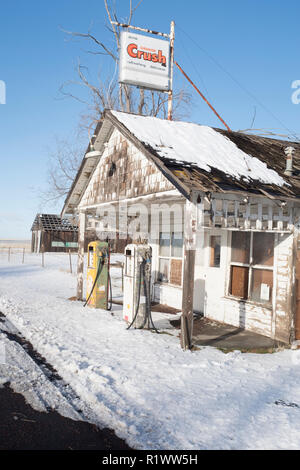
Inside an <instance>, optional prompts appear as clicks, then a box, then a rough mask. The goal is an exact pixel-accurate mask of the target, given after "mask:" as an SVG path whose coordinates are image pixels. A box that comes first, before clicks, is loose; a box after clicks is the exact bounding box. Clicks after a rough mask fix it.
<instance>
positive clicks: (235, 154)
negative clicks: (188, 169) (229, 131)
mask: <svg viewBox="0 0 300 470" xmlns="http://www.w3.org/2000/svg"><path fill="white" fill-rule="evenodd" d="M112 114H113V115H114V116H115V117H116V118H117V119H118V120H119V121H120V122H122V124H124V126H126V127H127V129H128V130H129V131H130V132H131V133H132V134H133V135H134V136H135V137H137V139H139V140H140V141H141V142H142V143H143V144H145V145H147V146H150V147H151V148H152V149H154V150H155V151H156V153H157V154H158V155H159V156H161V157H164V158H168V159H171V160H176V161H177V162H180V163H181V162H188V163H190V164H195V165H196V166H197V167H198V168H200V169H202V170H205V171H206V172H210V171H211V169H212V168H216V169H218V170H219V171H222V172H224V173H225V174H227V175H229V176H231V177H233V178H235V179H238V180H244V181H247V182H249V181H250V180H256V181H260V182H261V183H264V184H271V185H273V184H274V185H276V186H283V185H284V184H287V183H286V181H285V180H284V179H283V178H282V177H281V176H280V175H279V174H278V173H277V172H276V171H274V170H273V169H270V168H268V167H267V165H266V163H264V162H262V161H261V160H259V159H258V158H255V157H253V156H251V155H248V154H247V153H245V152H243V151H242V150H240V149H239V148H238V147H237V145H236V144H235V143H233V142H232V141H231V140H230V139H229V138H228V137H226V136H224V135H222V134H220V133H218V132H217V131H215V130H214V129H213V128H211V127H208V126H201V125H199V124H194V123H190V122H181V121H167V120H163V119H158V118H155V117H144V116H137V115H134V114H127V113H120V112H117V111H112Z"/></svg>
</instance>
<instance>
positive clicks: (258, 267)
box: [227, 231, 276, 307]
mask: <svg viewBox="0 0 300 470" xmlns="http://www.w3.org/2000/svg"><path fill="white" fill-rule="evenodd" d="M233 233H235V231H231V240H230V261H229V276H228V277H229V282H228V287H227V295H228V296H229V297H230V298H233V299H239V300H240V301H243V302H252V303H255V304H260V305H262V306H264V307H272V305H273V295H274V284H275V283H274V271H275V266H274V261H275V241H276V239H275V234H274V233H272V232H259V231H251V232H250V231H245V232H244V233H246V234H250V247H249V263H241V262H238V261H232V260H231V259H232V251H233V247H232V235H233ZM257 233H266V234H267V233H268V234H271V235H273V240H274V249H273V264H272V266H270V265H262V264H253V239H254V236H255V234H257ZM233 266H237V267H243V268H247V269H248V286H247V298H246V299H245V298H243V297H238V296H236V295H234V294H232V293H231V292H232V286H231V281H232V267H233ZM254 270H262V271H270V272H272V273H273V276H272V293H271V295H270V300H269V301H265V302H264V301H257V300H253V299H252V298H251V294H252V282H253V271H254Z"/></svg>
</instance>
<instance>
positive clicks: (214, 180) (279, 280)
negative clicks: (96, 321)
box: [62, 110, 300, 343]
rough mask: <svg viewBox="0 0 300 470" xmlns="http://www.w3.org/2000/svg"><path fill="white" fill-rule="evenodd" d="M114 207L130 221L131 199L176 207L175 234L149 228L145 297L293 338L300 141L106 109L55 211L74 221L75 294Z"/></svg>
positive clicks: (297, 301) (159, 226)
mask: <svg viewBox="0 0 300 470" xmlns="http://www.w3.org/2000/svg"><path fill="white" fill-rule="evenodd" d="M122 203H124V204H125V203H126V207H127V211H128V212H127V215H126V221H127V222H128V220H129V215H128V214H129V212H130V211H129V209H130V207H131V205H133V204H136V203H139V204H143V205H145V206H147V207H150V205H153V204H163V203H165V204H169V205H170V204H176V205H177V206H178V205H179V206H181V207H182V208H184V209H185V210H184V218H183V220H182V221H181V228H180V230H181V237H178V236H177V237H175V236H174V230H173V229H172V225H171V228H170V229H169V231H168V232H166V230H165V227H164V222H163V220H161V219H159V221H158V222H157V223H156V224H154V226H152V227H151V234H153V232H155V233H156V236H154V237H152V236H151V237H150V238H149V239H148V242H149V244H150V245H151V246H152V296H153V300H155V301H158V302H159V303H161V304H166V305H169V306H172V307H176V308H180V309H181V308H182V312H183V315H185V316H186V318H187V319H189V321H192V320H191V318H192V315H193V310H194V311H199V312H202V313H203V314H204V316H206V317H208V318H210V319H214V320H217V321H219V322H223V323H227V324H230V325H234V326H237V327H242V328H245V329H248V330H251V331H253V332H256V333H259V334H262V335H265V336H268V337H270V338H274V339H276V340H278V341H282V342H285V343H291V342H292V341H294V340H300V283H299V279H300V256H299V255H300V238H299V242H298V231H299V229H300V144H298V143H291V142H285V141H282V140H275V139H269V138H264V137H258V136H254V135H248V134H244V133H238V132H229V131H224V130H220V129H213V128H210V127H207V126H201V125H197V124H193V123H187V122H173V121H166V120H161V119H158V118H153V117H142V116H137V115H133V114H127V113H120V112H115V111H109V110H107V111H105V113H104V116H103V119H102V121H101V122H99V124H98V126H97V128H96V129H95V133H94V136H93V139H92V141H91V143H90V145H89V147H88V149H87V153H86V156H84V158H83V161H82V164H81V166H80V168H79V171H78V174H77V176H76V179H75V181H74V183H73V185H72V188H71V190H70V192H69V194H68V196H67V199H66V201H65V205H64V208H63V212H62V214H74V213H78V214H79V220H80V224H79V256H78V298H80V299H82V297H83V274H82V273H83V259H84V237H85V233H86V231H87V228H88V225H89V223H90V221H91V220H93V218H95V217H97V210H98V209H99V208H103V209H104V208H108V207H110V206H114V207H115V209H116V211H117V213H118V214H119V211H120V210H121V209H120V208H121V206H122ZM123 218H124V214H123ZM175 219H176V217H174V218H173V225H174V224H175V223H177V225H178V220H177V219H176V220H175ZM152 225H153V222H152ZM108 230H109V227H108ZM117 231H118V230H117ZM120 231H121V229H120V230H119V232H120Z"/></svg>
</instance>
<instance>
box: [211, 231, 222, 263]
mask: <svg viewBox="0 0 300 470" xmlns="http://www.w3.org/2000/svg"><path fill="white" fill-rule="evenodd" d="M220 264H221V237H220V236H214V235H213V236H211V237H210V267H213V268H219V267H220Z"/></svg>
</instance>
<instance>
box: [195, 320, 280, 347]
mask: <svg viewBox="0 0 300 470" xmlns="http://www.w3.org/2000/svg"><path fill="white" fill-rule="evenodd" d="M193 344H194V345H195V346H214V347H216V348H220V349H222V350H224V351H232V350H235V349H238V350H240V351H245V352H246V351H248V352H272V351H274V350H275V349H277V348H278V347H283V346H284V345H283V344H282V343H279V342H278V341H275V340H273V339H271V338H268V337H266V336H262V335H259V334H257V333H252V332H251V331H248V330H244V329H242V328H236V327H234V326H230V325H226V324H224V323H218V322H215V321H212V320H209V319H208V318H197V319H195V320H194V331H193ZM285 346H287V345H285Z"/></svg>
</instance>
